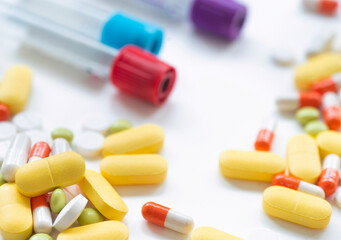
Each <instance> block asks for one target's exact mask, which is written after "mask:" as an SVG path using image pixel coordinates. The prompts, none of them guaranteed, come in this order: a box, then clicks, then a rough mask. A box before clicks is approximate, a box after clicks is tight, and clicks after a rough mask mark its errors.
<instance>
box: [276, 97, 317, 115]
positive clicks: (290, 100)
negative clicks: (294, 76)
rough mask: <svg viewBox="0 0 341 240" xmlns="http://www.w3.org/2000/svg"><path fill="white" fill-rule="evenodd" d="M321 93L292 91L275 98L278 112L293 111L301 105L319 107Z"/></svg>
mask: <svg viewBox="0 0 341 240" xmlns="http://www.w3.org/2000/svg"><path fill="white" fill-rule="evenodd" d="M321 102H322V98H321V95H320V94H319V93H316V92H301V93H292V94H287V95H284V96H281V97H279V98H277V100H276V104H277V108H278V110H279V111H280V112H295V111H296V110H297V109H299V108H302V107H315V108H320V106H321Z"/></svg>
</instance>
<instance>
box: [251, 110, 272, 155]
mask: <svg viewBox="0 0 341 240" xmlns="http://www.w3.org/2000/svg"><path fill="white" fill-rule="evenodd" d="M275 128H276V119H275V118H274V117H271V118H268V119H266V121H264V123H263V126H262V128H261V129H260V130H259V132H258V134H257V138H256V141H255V149H256V150H257V151H270V149H271V145H272V142H273V139H274V136H275Z"/></svg>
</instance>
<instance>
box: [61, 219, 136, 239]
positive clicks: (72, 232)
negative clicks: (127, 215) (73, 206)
mask: <svg viewBox="0 0 341 240" xmlns="http://www.w3.org/2000/svg"><path fill="white" fill-rule="evenodd" d="M128 238H129V230H128V228H127V226H126V225H125V224H124V223H121V222H119V221H105V222H99V223H94V224H89V225H85V226H81V227H75V228H69V229H67V230H65V231H64V232H62V233H60V234H59V235H58V237H57V240H94V239H100V240H113V239H114V240H128Z"/></svg>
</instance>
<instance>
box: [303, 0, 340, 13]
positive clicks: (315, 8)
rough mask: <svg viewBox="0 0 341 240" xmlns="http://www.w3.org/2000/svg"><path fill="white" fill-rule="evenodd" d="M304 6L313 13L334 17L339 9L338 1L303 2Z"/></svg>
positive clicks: (315, 0)
mask: <svg viewBox="0 0 341 240" xmlns="http://www.w3.org/2000/svg"><path fill="white" fill-rule="evenodd" d="M303 6H304V7H305V8H306V9H307V10H309V11H312V12H317V13H321V14H326V15H334V14H336V13H337V11H338V8H339V2H338V0H303Z"/></svg>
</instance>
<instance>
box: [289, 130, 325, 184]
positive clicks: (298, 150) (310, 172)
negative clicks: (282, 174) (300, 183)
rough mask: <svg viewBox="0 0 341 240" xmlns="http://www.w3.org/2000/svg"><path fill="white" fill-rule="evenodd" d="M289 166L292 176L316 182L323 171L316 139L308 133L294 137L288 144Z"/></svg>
mask: <svg viewBox="0 0 341 240" xmlns="http://www.w3.org/2000/svg"><path fill="white" fill-rule="evenodd" d="M287 160H288V168H289V173H290V175H291V176H294V177H297V178H299V179H302V180H304V181H306V182H309V183H315V182H316V181H317V179H318V177H319V176H320V173H321V162H320V156H319V151H318V147H317V144H316V142H315V139H314V138H312V137H311V136H309V135H307V134H299V135H296V136H294V137H292V138H291V139H290V140H289V142H288V145H287Z"/></svg>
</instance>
